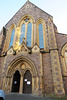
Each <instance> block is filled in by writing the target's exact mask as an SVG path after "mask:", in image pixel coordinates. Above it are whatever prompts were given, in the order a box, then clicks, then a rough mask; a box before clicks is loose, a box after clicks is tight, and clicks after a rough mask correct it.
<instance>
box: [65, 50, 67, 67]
mask: <svg viewBox="0 0 67 100" xmlns="http://www.w3.org/2000/svg"><path fill="white" fill-rule="evenodd" d="M65 62H66V66H67V51H65Z"/></svg>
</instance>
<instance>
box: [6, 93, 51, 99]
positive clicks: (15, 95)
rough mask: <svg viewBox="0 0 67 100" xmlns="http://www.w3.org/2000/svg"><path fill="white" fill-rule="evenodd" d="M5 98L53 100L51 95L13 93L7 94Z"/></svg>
mask: <svg viewBox="0 0 67 100" xmlns="http://www.w3.org/2000/svg"><path fill="white" fill-rule="evenodd" d="M5 100H53V99H51V98H49V97H40V96H33V95H31V94H18V93H11V94H7V95H5Z"/></svg>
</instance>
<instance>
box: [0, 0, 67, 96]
mask: <svg viewBox="0 0 67 100" xmlns="http://www.w3.org/2000/svg"><path fill="white" fill-rule="evenodd" d="M0 89H3V90H4V91H5V93H11V92H18V93H26V94H28V93H29V94H34V95H46V94H54V93H55V94H57V95H65V94H67V35H65V34H60V33H58V31H57V27H56V25H55V24H54V22H53V17H52V16H51V15H49V14H48V13H46V12H45V11H43V10H41V9H40V8H38V7H37V6H35V5H34V4H32V3H31V2H30V1H27V2H26V3H25V4H24V5H23V7H22V8H21V9H20V10H19V11H18V12H17V13H16V14H15V15H14V16H13V17H12V19H11V20H10V21H9V22H8V23H7V24H6V25H5V26H4V27H3V29H2V30H1V32H0Z"/></svg>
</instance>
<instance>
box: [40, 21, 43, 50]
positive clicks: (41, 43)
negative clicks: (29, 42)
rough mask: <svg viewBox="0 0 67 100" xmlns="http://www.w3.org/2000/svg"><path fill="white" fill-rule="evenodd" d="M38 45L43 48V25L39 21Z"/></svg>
mask: <svg viewBox="0 0 67 100" xmlns="http://www.w3.org/2000/svg"><path fill="white" fill-rule="evenodd" d="M39 47H40V48H44V41H43V27H42V24H41V23H40V24H39Z"/></svg>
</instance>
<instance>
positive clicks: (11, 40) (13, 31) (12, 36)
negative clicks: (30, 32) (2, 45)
mask: <svg viewBox="0 0 67 100" xmlns="http://www.w3.org/2000/svg"><path fill="white" fill-rule="evenodd" d="M14 34H15V29H13V30H12V33H11V39H10V44H9V48H10V47H11V46H13V40H14Z"/></svg>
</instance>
